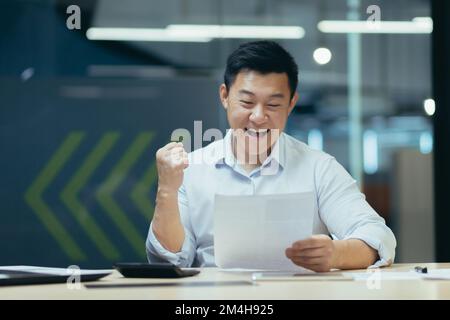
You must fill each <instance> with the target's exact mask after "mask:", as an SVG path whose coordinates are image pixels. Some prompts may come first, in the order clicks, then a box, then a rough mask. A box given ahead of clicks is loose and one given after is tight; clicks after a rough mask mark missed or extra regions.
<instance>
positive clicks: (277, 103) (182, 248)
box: [146, 41, 396, 272]
mask: <svg viewBox="0 0 450 320" xmlns="http://www.w3.org/2000/svg"><path fill="white" fill-rule="evenodd" d="M297 76H298V68H297V65H296V63H295V61H294V59H293V58H292V56H291V55H290V54H289V53H288V52H287V51H286V50H284V49H283V48H282V47H281V46H279V45H278V44H277V43H275V42H271V41H258V42H250V43H246V44H243V45H241V46H240V47H239V48H238V49H236V50H235V51H234V52H233V53H232V54H231V55H230V56H229V58H228V60H227V66H226V70H225V76H224V83H223V84H222V85H221V86H220V98H221V101H222V104H223V107H224V108H225V110H226V113H227V118H228V122H229V125H230V127H231V130H229V131H228V132H227V134H226V136H225V138H224V139H222V140H219V141H215V142H213V143H211V144H209V145H208V146H207V147H205V148H202V149H198V150H196V151H194V152H192V153H190V154H187V153H186V152H185V150H184V149H183V145H182V144H181V143H169V144H168V145H166V146H164V147H162V148H161V149H159V150H158V152H157V154H156V160H157V168H158V192H157V196H156V206H155V212H154V217H153V220H152V223H151V225H150V229H149V234H148V238H147V243H146V248H147V255H148V259H149V261H150V262H160V261H169V262H171V263H173V264H176V265H179V266H182V267H189V266H214V265H215V263H214V243H213V239H214V238H213V210H214V196H215V194H228V195H259V194H282V193H297V192H313V193H314V195H315V197H316V200H317V208H318V209H317V212H315V215H314V217H313V221H314V226H313V234H314V235H313V236H312V237H311V238H309V239H302V240H300V239H299V241H296V242H294V243H292V245H291V246H290V247H288V248H286V250H285V255H286V257H287V258H289V259H291V260H292V262H293V263H295V264H297V265H299V266H301V267H305V268H308V269H311V270H314V271H319V272H325V271H329V270H330V269H332V268H337V269H359V268H366V267H368V266H371V265H374V264H375V265H377V266H386V265H390V264H391V263H392V262H393V260H394V256H395V246H396V240H395V237H394V235H393V233H392V231H391V230H390V229H389V228H388V227H387V226H386V225H385V222H384V220H383V219H382V218H381V217H380V216H379V215H378V214H377V213H376V212H375V211H374V210H373V209H372V208H371V207H370V205H369V204H368V203H367V202H366V200H365V197H364V195H363V194H362V193H361V192H360V191H359V189H358V187H357V185H356V182H355V180H354V179H352V177H351V176H350V175H349V174H348V173H347V172H346V171H345V169H344V168H343V167H342V166H341V165H340V164H339V163H338V162H337V161H336V160H335V159H334V158H333V157H332V156H330V155H328V154H326V153H324V152H320V151H315V150H312V149H310V148H309V147H308V146H307V145H306V144H304V143H302V142H300V141H298V140H296V139H294V138H292V137H290V136H289V135H287V134H286V133H284V132H283V130H284V128H285V126H286V122H287V119H288V116H289V114H290V113H291V111H292V109H293V108H294V106H295V104H296V102H297V99H298V94H297V93H296V88H297ZM194 159H202V161H193V160H194ZM329 235H331V236H329ZM232 236H233V235H232V234H230V237H232ZM248 236H249V237H251V236H252V235H251V234H249V235H248Z"/></svg>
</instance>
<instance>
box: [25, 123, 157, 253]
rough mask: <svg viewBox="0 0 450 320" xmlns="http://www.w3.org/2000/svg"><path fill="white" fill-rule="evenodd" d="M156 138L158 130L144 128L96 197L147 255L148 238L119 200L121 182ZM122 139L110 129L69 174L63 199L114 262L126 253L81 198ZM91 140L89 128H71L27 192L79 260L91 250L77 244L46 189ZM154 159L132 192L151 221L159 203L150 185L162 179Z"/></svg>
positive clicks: (33, 206)
mask: <svg viewBox="0 0 450 320" xmlns="http://www.w3.org/2000/svg"><path fill="white" fill-rule="evenodd" d="M154 137H155V134H154V133H153V132H147V131H146V132H141V133H139V134H138V135H137V136H136V137H135V138H134V139H133V140H132V141H131V143H130V144H129V147H128V148H127V149H126V150H125V152H124V153H123V154H122V155H121V156H120V158H119V159H118V160H116V159H114V160H115V161H116V164H115V165H114V166H113V168H112V170H111V171H110V172H109V174H107V175H106V177H105V178H104V180H103V181H101V183H99V184H97V186H98V187H97V188H96V190H95V199H96V200H97V202H98V204H99V206H100V208H102V209H103V213H104V214H105V215H106V216H107V218H108V219H109V220H110V221H111V222H112V223H113V224H114V226H115V227H116V229H117V230H118V231H119V232H120V234H121V236H122V237H123V240H124V241H125V242H126V243H128V245H129V247H130V248H131V249H132V250H133V251H134V252H135V254H136V256H138V257H139V258H145V240H144V237H143V235H142V234H140V232H139V231H138V228H136V226H135V225H134V224H133V222H132V219H130V217H129V216H128V215H127V213H125V210H124V209H122V207H121V205H120V204H119V202H118V201H117V200H116V199H115V195H116V193H117V192H118V191H117V189H118V188H119V186H120V185H121V184H122V183H123V182H124V181H125V180H126V179H127V177H128V175H129V174H130V171H131V169H132V168H133V166H134V165H135V164H136V163H137V162H138V160H139V159H140V158H142V155H143V153H144V152H145V151H146V150H148V148H149V147H150V144H151V142H152V140H153V138H154ZM120 138H121V134H120V133H119V132H106V133H104V134H103V135H102V136H101V138H100V139H99V141H98V142H97V143H96V145H95V146H94V147H93V148H92V150H90V152H88V154H87V155H86V156H85V157H84V159H83V160H82V161H80V163H79V164H78V165H77V168H76V169H75V170H74V172H72V173H70V174H69V176H70V178H69V179H68V181H67V183H66V184H65V186H64V187H63V188H62V190H61V191H60V194H59V197H60V200H61V202H62V203H63V204H64V205H65V207H66V208H67V210H68V212H70V214H71V215H72V216H73V218H74V219H75V221H76V222H77V223H78V224H79V225H80V227H81V229H82V230H83V232H84V234H85V236H86V238H87V239H89V241H90V242H91V243H92V244H93V246H94V247H95V248H96V249H97V251H98V252H99V253H100V254H101V255H102V256H103V257H104V258H106V259H107V260H109V261H117V260H118V259H120V258H121V252H120V251H119V249H118V248H117V247H116V246H115V245H114V244H113V242H112V241H111V239H110V238H109V236H108V233H107V232H105V231H104V230H103V229H102V225H101V224H100V223H99V222H98V221H96V220H95V219H94V217H93V214H92V213H91V212H90V209H89V208H88V206H87V205H85V204H83V202H82V201H81V200H80V199H79V195H80V192H81V191H82V190H83V188H85V187H86V185H87V184H88V183H89V181H90V179H91V178H92V176H93V174H94V173H95V172H96V170H97V169H98V168H99V167H101V165H102V163H103V162H105V160H106V159H107V158H108V157H111V153H112V150H113V149H114V147H115V145H116V143H117V142H118V140H119V139H120ZM87 139H88V135H87V134H86V133H85V132H82V131H75V132H70V133H69V134H68V135H67V137H66V138H65V139H64V141H63V142H62V144H61V145H60V146H59V147H58V148H57V150H56V151H55V152H54V153H53V155H52V156H51V158H50V159H49V161H48V162H47V164H45V166H44V168H43V169H42V170H41V171H40V173H39V174H38V176H37V177H36V179H35V180H34V181H33V182H32V183H31V185H30V186H29V187H28V189H27V190H26V192H25V201H26V203H27V204H28V205H29V207H30V208H31V209H32V211H33V212H34V213H35V214H36V216H37V217H38V219H39V220H40V221H41V222H42V224H43V225H44V227H45V228H46V230H47V231H48V232H49V233H50V234H51V236H52V237H53V238H54V239H55V240H56V242H57V243H58V244H59V246H60V247H61V249H62V250H63V251H64V253H65V254H66V255H67V257H68V258H70V259H71V260H73V261H83V260H86V259H87V255H86V253H85V252H84V251H83V249H82V248H80V246H79V245H78V244H77V242H76V241H75V239H74V237H73V236H72V235H71V233H70V232H69V230H68V228H67V227H65V226H64V224H63V222H61V219H58V215H57V214H56V213H55V212H54V210H53V209H52V208H51V207H50V205H48V204H47V203H46V201H45V199H44V193H45V191H46V190H47V189H48V188H49V186H50V185H51V184H52V182H53V181H54V180H55V178H56V177H57V176H58V175H59V174H60V173H61V171H63V170H64V167H65V165H66V163H67V162H68V161H69V160H70V159H71V157H72V156H73V154H74V153H75V152H76V151H77V149H78V148H79V147H80V145H81V144H82V143H83V142H84V141H85V140H87ZM150 160H151V159H149V160H148V162H149V165H148V166H147V169H145V170H144V172H142V173H141V174H140V178H138V180H137V182H136V183H135V185H134V186H133V187H132V188H131V190H130V193H129V194H128V197H129V199H130V200H131V202H132V203H133V205H134V206H135V209H136V210H137V211H138V212H139V213H140V214H142V217H144V218H145V221H146V222H148V221H149V220H150V218H151V215H152V214H153V203H152V201H151V200H150V198H149V196H148V195H149V190H150V188H151V187H152V186H153V185H154V184H155V182H156V179H157V173H156V165H155V163H154V162H153V163H150ZM144 161H145V159H144ZM66 174H67V173H66Z"/></svg>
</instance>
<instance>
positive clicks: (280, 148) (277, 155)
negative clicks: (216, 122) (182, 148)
mask: <svg viewBox="0 0 450 320" xmlns="http://www.w3.org/2000/svg"><path fill="white" fill-rule="evenodd" d="M232 131H233V129H229V130H227V133H226V135H225V137H224V138H223V140H222V141H221V142H222V143H219V144H218V145H217V148H216V150H214V161H213V163H215V164H216V165H222V164H226V165H228V166H230V167H234V165H235V164H236V158H235V157H234V154H233V149H232V147H231V140H232V136H233V132H232ZM285 144H286V137H285V133H284V132H282V133H281V134H280V137H279V138H278V140H277V141H276V142H275V144H274V146H273V148H272V152H271V153H270V155H269V156H268V157H267V159H266V160H265V161H264V163H263V164H262V166H261V167H265V166H268V165H270V164H271V162H272V161H276V162H277V163H278V164H279V165H280V166H281V167H282V168H284V166H285V164H286V155H285V152H286V150H285V149H286V148H285Z"/></svg>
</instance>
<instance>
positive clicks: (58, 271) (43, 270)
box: [0, 266, 113, 276]
mask: <svg viewBox="0 0 450 320" xmlns="http://www.w3.org/2000/svg"><path fill="white" fill-rule="evenodd" d="M2 271H25V272H33V273H40V274H48V275H54V276H64V275H68V274H74V273H75V274H77V275H81V276H83V275H97V274H104V273H111V272H113V270H110V269H105V270H87V269H80V270H79V271H78V270H76V269H71V268H48V267H36V266H2V267H0V273H2Z"/></svg>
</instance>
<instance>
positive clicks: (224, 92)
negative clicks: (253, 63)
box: [219, 83, 228, 110]
mask: <svg viewBox="0 0 450 320" xmlns="http://www.w3.org/2000/svg"><path fill="white" fill-rule="evenodd" d="M219 95H220V101H222V106H223V107H224V108H225V110H227V109H228V90H227V86H226V85H225V83H222V84H221V85H220V88H219Z"/></svg>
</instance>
